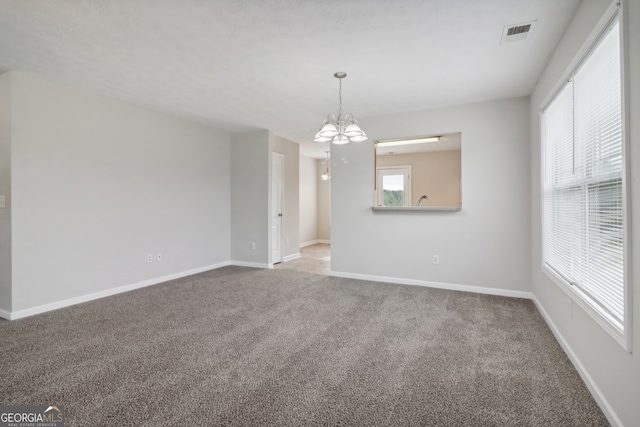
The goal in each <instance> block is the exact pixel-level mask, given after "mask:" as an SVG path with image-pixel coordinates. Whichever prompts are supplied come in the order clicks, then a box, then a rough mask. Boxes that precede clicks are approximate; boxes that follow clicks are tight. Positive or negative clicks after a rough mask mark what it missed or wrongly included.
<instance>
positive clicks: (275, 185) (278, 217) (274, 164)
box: [271, 153, 284, 264]
mask: <svg viewBox="0 0 640 427" xmlns="http://www.w3.org/2000/svg"><path fill="white" fill-rule="evenodd" d="M283 186H284V156H283V155H282V154H280V153H272V154H271V263H272V264H277V263H279V262H282V189H283Z"/></svg>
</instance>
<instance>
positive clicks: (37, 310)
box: [0, 261, 230, 320]
mask: <svg viewBox="0 0 640 427" xmlns="http://www.w3.org/2000/svg"><path fill="white" fill-rule="evenodd" d="M229 264H230V262H229V261H225V262H221V263H218V264H212V265H207V266H205V267H198V268H194V269H191V270H186V271H181V272H179V273H174V274H169V275H166V276H162V277H156V278H154V279H149V280H143V281H142V282H137V283H132V284H129V285H124V286H118V287H117V288H111V289H105V290H104V291H99V292H93V293H91V294H87V295H82V296H79V297H73V298H68V299H65V300H61V301H55V302H52V303H49V304H43V305H39V306H36V307H31V308H25V309H22V310H18V311H12V312H9V313H7V312H5V311H4V310H2V311H0V316H2V317H4V318H5V319H9V320H17V319H22V318H23V317H29V316H33V315H36V314H41V313H46V312H47V311H52V310H57V309H59V308H64V307H69V306H72V305H76V304H80V303H83V302H88V301H93V300H95V299H99V298H104V297H108V296H111V295H116V294H121V293H123V292H129V291H133V290H134V289H140V288H144V287H147V286H151V285H157V284H158V283H162V282H166V281H169V280H173V279H179V278H181V277H185V276H191V275H192V274H197V273H202V272H204V271H209V270H214V269H216V268H220V267H224V266H227V265H229ZM5 314H8V316H5Z"/></svg>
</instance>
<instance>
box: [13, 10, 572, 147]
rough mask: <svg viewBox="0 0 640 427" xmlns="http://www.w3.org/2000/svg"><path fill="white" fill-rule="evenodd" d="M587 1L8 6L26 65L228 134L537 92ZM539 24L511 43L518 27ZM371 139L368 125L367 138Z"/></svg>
mask: <svg viewBox="0 0 640 427" xmlns="http://www.w3.org/2000/svg"><path fill="white" fill-rule="evenodd" d="M579 4H580V0H561V1H560V0H482V1H479V0H395V1H390V0H314V1H308V0H307V1H305V0H243V1H234V0H209V1H204V0H182V1H179V2H178V1H175V0H56V1H51V0H30V1H25V0H0V72H2V71H6V70H18V71H22V72H26V73H29V74H33V75H37V76H40V77H42V78H45V79H47V80H50V81H54V82H58V83H62V84H66V85H69V86H73V87H77V88H80V89H85V90H88V91H91V92H95V93H99V94H102V95H105V96H109V97H113V98H117V99H121V100H125V101H128V102H132V103H135V104H139V105H142V106H145V107H149V108H153V109H156V110H160V111H164V112H168V113H170V114H174V115H177V116H181V117H184V118H187V119H189V120H192V121H196V122H200V123H204V124H207V125H210V126H213V127H216V128H218V129H221V130H224V131H227V132H242V131H250V130H256V129H269V130H271V131H272V132H273V133H274V134H276V135H279V136H281V137H284V138H287V139H290V140H292V141H296V142H298V143H300V144H301V153H302V154H304V155H310V156H313V157H317V158H323V157H324V151H325V150H326V149H327V147H326V145H324V146H323V145H322V144H320V145H317V144H314V143H312V138H313V136H314V134H315V133H316V132H317V130H318V127H319V125H320V123H321V121H322V120H323V119H324V118H325V117H326V116H327V114H329V113H332V112H334V113H335V112H336V110H337V107H338V81H337V80H336V79H335V78H334V77H333V74H334V72H336V71H345V72H347V73H348V77H347V78H346V79H344V80H343V103H344V109H345V111H346V112H351V113H353V114H354V116H355V117H356V118H363V117H375V116H381V115H385V114H391V113H398V112H403V111H413V110H421V109H427V108H433V107H441V106H448V105H457V104H466V103H471V102H479V101H484V100H491V99H501V98H509V97H517V96H526V95H529V94H530V93H531V91H532V89H533V87H534V85H535V83H536V81H537V79H538V77H539V75H540V74H541V72H542V70H543V68H544V66H545V65H546V63H547V60H548V58H549V56H550V55H551V53H552V52H553V49H554V48H555V46H556V44H557V42H558V40H559V39H560V37H561V35H562V33H563V32H564V30H565V28H566V27H567V25H568V23H569V21H570V20H571V18H572V17H573V15H574V14H575V11H576V10H577V8H578V6H579ZM532 20H536V23H535V26H534V27H533V30H532V31H531V32H530V34H529V36H528V37H527V38H526V39H525V40H523V41H519V42H513V43H507V44H501V38H502V33H503V29H504V27H505V26H509V25H513V24H520V23H523V22H527V21H532ZM364 130H365V132H366V129H364Z"/></svg>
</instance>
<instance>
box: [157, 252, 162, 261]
mask: <svg viewBox="0 0 640 427" xmlns="http://www.w3.org/2000/svg"><path fill="white" fill-rule="evenodd" d="M156 259H157V260H158V261H162V254H161V253H160V252H158V255H157V256H156Z"/></svg>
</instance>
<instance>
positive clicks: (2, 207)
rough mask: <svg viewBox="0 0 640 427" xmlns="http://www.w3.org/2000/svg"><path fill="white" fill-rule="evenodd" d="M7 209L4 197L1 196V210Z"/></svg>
mask: <svg viewBox="0 0 640 427" xmlns="http://www.w3.org/2000/svg"><path fill="white" fill-rule="evenodd" d="M6 207H7V205H6V204H5V201H4V196H0V209H4V208H6Z"/></svg>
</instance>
